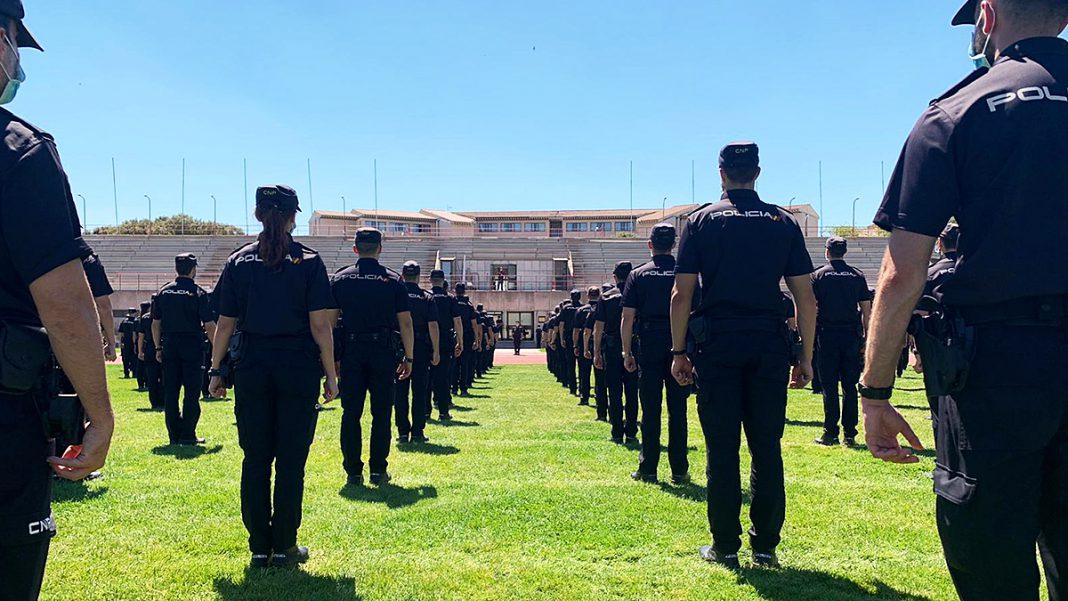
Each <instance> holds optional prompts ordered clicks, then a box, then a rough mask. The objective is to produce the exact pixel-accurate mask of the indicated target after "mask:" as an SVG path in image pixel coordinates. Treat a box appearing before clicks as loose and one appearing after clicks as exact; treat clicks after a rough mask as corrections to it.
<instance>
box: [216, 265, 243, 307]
mask: <svg viewBox="0 0 1068 601" xmlns="http://www.w3.org/2000/svg"><path fill="white" fill-rule="evenodd" d="M215 297H216V298H217V299H218V302H219V315H222V316H225V317H238V316H239V315H241V308H240V307H239V306H238V302H237V290H236V289H235V287H234V264H233V263H227V264H226V267H223V271H222V274H221V275H220V276H219V283H217V284H216V285H215Z"/></svg>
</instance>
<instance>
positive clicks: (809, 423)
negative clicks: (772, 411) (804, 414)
mask: <svg viewBox="0 0 1068 601" xmlns="http://www.w3.org/2000/svg"><path fill="white" fill-rule="evenodd" d="M786 425H787V426H801V427H802V428H822V427H823V422H821V421H819V420H814V419H812V420H805V419H788V420H786Z"/></svg>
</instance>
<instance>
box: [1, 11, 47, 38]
mask: <svg viewBox="0 0 1068 601" xmlns="http://www.w3.org/2000/svg"><path fill="white" fill-rule="evenodd" d="M0 14H2V15H6V16H8V17H11V18H12V19H15V21H17V23H16V26H17V27H18V29H19V30H18V32H17V33H16V34H15V39H14V40H12V42H14V43H15V45H16V46H18V47H19V48H34V49H36V50H44V48H41V45H40V44H38V43H37V40H36V39H34V37H33V34H31V33H30V30H29V29H26V24H25V23H23V22H22V20H23V19H25V18H26V9H25V8H23V6H22V0H0Z"/></svg>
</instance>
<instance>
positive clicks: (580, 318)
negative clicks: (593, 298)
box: [574, 304, 595, 344]
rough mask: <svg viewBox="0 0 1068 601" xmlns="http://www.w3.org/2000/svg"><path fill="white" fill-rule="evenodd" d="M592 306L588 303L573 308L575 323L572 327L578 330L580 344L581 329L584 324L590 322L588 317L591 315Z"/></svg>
mask: <svg viewBox="0 0 1068 601" xmlns="http://www.w3.org/2000/svg"><path fill="white" fill-rule="evenodd" d="M594 308H595V307H594V306H593V305H590V304H585V305H580V306H579V308H578V309H575V323H574V329H575V330H578V331H579V334H578V336H579V344H582V336H583V334H582V330H585V329H586V324H587V323H590V324H591V327H592V323H593V322H591V321H590V317H591V316H592V315H593V310H594Z"/></svg>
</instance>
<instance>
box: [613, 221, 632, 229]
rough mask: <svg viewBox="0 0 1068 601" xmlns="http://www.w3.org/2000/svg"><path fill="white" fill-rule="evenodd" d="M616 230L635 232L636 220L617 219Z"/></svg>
mask: <svg viewBox="0 0 1068 601" xmlns="http://www.w3.org/2000/svg"><path fill="white" fill-rule="evenodd" d="M616 231H617V232H633V231H634V222H633V221H617V222H616Z"/></svg>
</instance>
